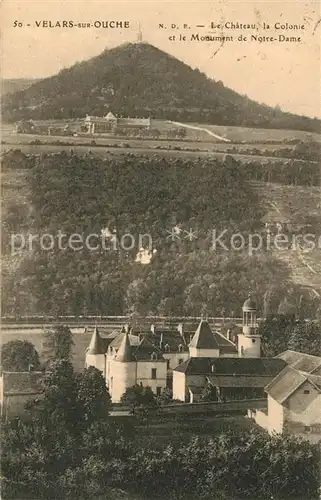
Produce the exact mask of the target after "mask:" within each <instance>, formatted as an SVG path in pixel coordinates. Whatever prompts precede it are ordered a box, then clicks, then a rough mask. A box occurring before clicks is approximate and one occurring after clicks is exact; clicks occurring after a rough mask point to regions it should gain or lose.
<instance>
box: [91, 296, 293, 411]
mask: <svg viewBox="0 0 321 500" xmlns="http://www.w3.org/2000/svg"><path fill="white" fill-rule="evenodd" d="M258 358H261V338H260V335H258V334H257V324H256V305H255V303H254V302H253V300H252V299H251V297H249V298H248V299H247V300H246V301H245V302H244V304H243V327H242V332H241V333H239V334H238V339H237V342H233V341H232V340H230V339H229V338H227V337H225V336H224V335H222V334H221V333H219V332H217V331H212V330H211V328H210V325H209V323H208V322H207V320H205V319H202V320H201V321H200V323H199V325H198V327H197V329H196V331H195V332H184V328H183V325H181V324H180V325H178V327H177V329H176V330H175V331H169V330H162V329H160V330H158V329H157V328H156V327H155V325H151V328H150V331H147V332H146V331H145V332H144V331H142V330H137V331H134V330H133V329H132V328H131V327H130V326H129V325H127V326H126V327H124V328H123V329H122V331H121V332H120V333H119V334H118V335H116V336H115V335H113V334H111V335H110V336H108V337H102V336H101V335H100V333H99V331H98V328H95V329H94V333H93V336H92V338H91V341H90V344H89V347H88V349H87V352H86V366H87V367H88V366H95V367H96V368H98V369H99V370H101V372H102V373H103V375H104V377H105V380H106V384H107V386H108V388H109V392H110V394H111V397H112V401H113V402H114V403H117V402H119V401H120V400H121V397H122V395H123V394H124V392H125V391H126V389H127V388H129V387H132V386H133V385H135V384H141V385H143V386H149V387H151V389H152V390H153V392H154V393H155V394H157V395H160V394H161V393H162V391H163V390H164V389H165V388H166V387H170V388H171V387H172V388H173V393H174V394H173V395H174V398H176V399H181V400H183V401H190V402H192V401H195V400H197V399H198V398H197V394H198V395H200V392H201V391H202V389H203V388H204V386H205V385H206V384H207V383H211V381H210V379H209V378H208V375H210V374H211V375H212V379H213V371H211V370H213V366H214V365H216V364H217V369H218V372H217V373H216V374H215V375H216V376H218V375H219V374H222V373H224V375H225V379H226V377H232V380H231V381H230V382H229V383H228V385H227V387H230V386H231V385H232V386H233V387H234V389H235V388H237V387H239V388H240V389H241V388H243V389H244V387H249V391H248V393H251V395H256V394H261V393H262V392H263V388H264V386H265V385H267V384H268V383H269V382H270V381H271V379H272V378H273V377H274V376H275V375H277V374H278V373H279V371H281V370H282V369H283V368H284V366H285V363H284V362H283V361H282V360H276V359H269V360H265V359H264V358H262V359H258ZM212 361H213V362H212ZM209 367H210V368H209ZM211 367H212V368H211ZM194 369H195V370H196V371H195V373H194ZM220 370H221V371H222V370H223V371H222V372H221V371H220ZM200 371H201V372H202V373H200ZM208 371H210V373H208ZM196 372H197V373H196ZM241 374H242V376H243V378H242V377H237V378H236V377H235V375H241ZM249 374H250V375H251V380H249V379H247V383H248V384H249V386H246V385H245V386H244V383H245V380H244V376H248V375H249ZM194 375H198V378H197V377H196V378H195V377H194ZM193 377H194V379H193ZM196 379H197V381H196ZM236 380H238V382H239V383H238V384H236ZM212 382H213V380H212ZM225 383H227V382H226V380H225ZM215 384H216V385H215V386H216V387H217V390H218V395H219V393H220V391H221V389H222V387H221V388H220V385H218V383H217V380H216V381H215ZM243 389H242V390H243ZM225 392H226V395H227V393H228V390H226V391H225ZM230 392H231V391H230ZM232 392H233V391H232ZM234 392H235V391H234ZM236 392H237V391H236ZM243 392H244V390H243ZM218 397H219V396H218Z"/></svg>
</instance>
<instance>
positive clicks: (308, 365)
mask: <svg viewBox="0 0 321 500" xmlns="http://www.w3.org/2000/svg"><path fill="white" fill-rule="evenodd" d="M277 358H279V359H283V360H284V361H285V362H286V363H287V364H288V365H289V366H291V367H292V368H295V369H296V370H300V371H302V372H306V373H313V372H315V371H316V370H318V368H320V367H321V357H319V356H312V355H311V354H305V353H303V352H297V351H291V350H290V349H288V350H287V351H284V352H282V353H281V354H279V355H278V356H277Z"/></svg>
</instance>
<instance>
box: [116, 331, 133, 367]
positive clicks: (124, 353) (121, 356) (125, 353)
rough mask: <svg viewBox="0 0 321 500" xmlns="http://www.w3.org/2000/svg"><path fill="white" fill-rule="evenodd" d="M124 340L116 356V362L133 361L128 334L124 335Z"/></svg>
mask: <svg viewBox="0 0 321 500" xmlns="http://www.w3.org/2000/svg"><path fill="white" fill-rule="evenodd" d="M123 335H124V336H123V339H122V341H121V344H120V346H119V349H118V351H117V354H116V358H115V359H116V361H123V362H125V361H133V356H132V349H131V346H130V342H129V336H128V332H125V333H124V334H123Z"/></svg>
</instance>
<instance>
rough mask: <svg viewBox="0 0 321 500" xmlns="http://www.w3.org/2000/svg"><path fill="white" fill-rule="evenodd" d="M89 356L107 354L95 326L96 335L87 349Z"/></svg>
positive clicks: (94, 334)
mask: <svg viewBox="0 0 321 500" xmlns="http://www.w3.org/2000/svg"><path fill="white" fill-rule="evenodd" d="M87 354H105V351H104V346H103V343H102V340H101V337H100V335H99V331H98V328H97V326H95V328H94V333H93V335H92V337H91V340H90V344H89V347H88V349H87Z"/></svg>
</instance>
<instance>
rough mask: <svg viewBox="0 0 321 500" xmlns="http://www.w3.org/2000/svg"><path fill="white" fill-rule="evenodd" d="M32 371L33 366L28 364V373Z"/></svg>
mask: <svg viewBox="0 0 321 500" xmlns="http://www.w3.org/2000/svg"><path fill="white" fill-rule="evenodd" d="M33 369H34V365H33V364H31V363H30V364H29V365H28V372H32V371H33Z"/></svg>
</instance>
